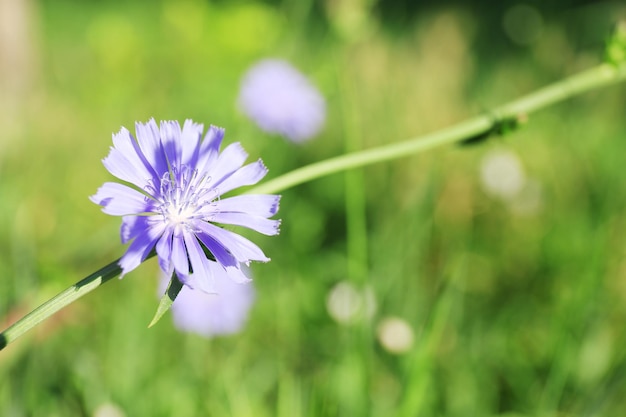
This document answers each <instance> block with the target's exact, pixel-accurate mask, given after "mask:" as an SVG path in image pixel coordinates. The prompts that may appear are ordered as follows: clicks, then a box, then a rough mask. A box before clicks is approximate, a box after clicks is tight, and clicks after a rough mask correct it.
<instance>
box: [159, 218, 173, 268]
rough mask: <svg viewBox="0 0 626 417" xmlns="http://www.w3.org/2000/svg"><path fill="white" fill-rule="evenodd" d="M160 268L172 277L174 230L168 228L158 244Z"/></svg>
mask: <svg viewBox="0 0 626 417" xmlns="http://www.w3.org/2000/svg"><path fill="white" fill-rule="evenodd" d="M156 252H157V256H158V257H159V266H160V267H161V270H163V272H165V273H166V274H167V275H172V263H171V259H172V228H171V227H167V228H166V229H165V231H164V232H163V235H162V236H161V238H160V239H159V241H158V242H157V244H156Z"/></svg>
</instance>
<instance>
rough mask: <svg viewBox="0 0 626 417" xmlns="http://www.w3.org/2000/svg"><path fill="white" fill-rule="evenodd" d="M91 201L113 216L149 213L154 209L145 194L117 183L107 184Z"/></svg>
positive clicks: (99, 189)
mask: <svg viewBox="0 0 626 417" xmlns="http://www.w3.org/2000/svg"><path fill="white" fill-rule="evenodd" d="M89 199H90V200H91V201H93V202H94V203H96V204H100V205H101V206H102V211H103V212H105V213H106V214H110V215H113V216H125V215H129V214H140V213H148V212H151V211H152V209H153V202H152V201H151V200H148V199H147V198H146V196H145V195H144V194H142V193H140V192H139V191H137V190H135V189H133V188H130V187H127V186H126V185H123V184H119V183H117V182H105V183H104V184H103V185H102V187H100V188H98V191H97V192H96V194H94V195H92V196H91V197H89Z"/></svg>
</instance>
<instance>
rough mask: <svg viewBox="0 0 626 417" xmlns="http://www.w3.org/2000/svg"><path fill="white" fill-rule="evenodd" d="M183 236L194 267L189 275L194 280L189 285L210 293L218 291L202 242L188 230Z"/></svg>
mask: <svg viewBox="0 0 626 417" xmlns="http://www.w3.org/2000/svg"><path fill="white" fill-rule="evenodd" d="M183 236H184V239H185V245H186V246H187V254H188V255H189V261H190V262H191V267H192V268H193V273H192V274H191V275H190V276H189V278H190V279H192V282H190V284H188V285H190V286H191V285H193V287H192V288H194V289H199V290H202V291H204V292H206V293H209V294H211V293H216V292H217V291H216V288H215V277H214V271H213V270H212V268H211V266H210V261H209V260H208V259H207V257H206V255H205V254H204V251H203V250H202V247H201V246H200V243H198V239H196V237H195V236H194V235H193V234H192V233H189V232H187V231H185V232H184V233H183Z"/></svg>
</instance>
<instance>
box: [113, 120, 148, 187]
mask: <svg viewBox="0 0 626 417" xmlns="http://www.w3.org/2000/svg"><path fill="white" fill-rule="evenodd" d="M102 164H103V165H104V167H105V168H106V169H107V171H109V172H110V173H111V174H113V175H115V176H116V177H117V178H119V179H121V180H122V181H126V182H130V183H131V184H134V185H136V186H137V187H138V188H141V189H142V188H144V187H145V186H146V184H147V183H148V181H150V179H152V178H154V176H155V175H154V171H153V170H152V169H151V167H150V166H149V163H148V161H146V160H145V158H144V156H143V154H142V152H141V150H140V149H139V148H138V147H137V144H136V143H135V141H134V139H133V138H132V136H131V134H130V132H129V131H128V130H127V129H125V128H122V129H121V130H120V131H119V132H118V133H117V134H114V135H113V147H111V150H110V152H109V154H108V155H107V156H106V158H104V159H103V160H102Z"/></svg>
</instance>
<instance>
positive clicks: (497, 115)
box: [248, 64, 626, 194]
mask: <svg viewBox="0 0 626 417" xmlns="http://www.w3.org/2000/svg"><path fill="white" fill-rule="evenodd" d="M625 79H626V65H621V66H619V67H618V66H614V65H610V64H601V65H598V66H597V67H594V68H592V69H589V70H586V71H583V72H581V73H579V74H576V75H573V76H571V77H569V78H566V79H564V80H561V81H559V82H556V83H554V84H551V85H549V86H547V87H544V88H542V89H540V90H537V91H535V92H534V93H531V94H528V95H527V96H524V97H522V98H519V99H517V100H514V101H511V102H509V103H507V104H504V105H502V106H500V107H497V108H495V109H493V110H492V111H490V112H488V113H486V114H484V115H481V116H477V117H474V118H472V119H469V120H466V121H464V122H461V123H459V124H457V125H455V126H452V127H449V128H447V129H443V130H440V131H438V132H435V133H431V134H428V135H424V136H420V137H416V138H412V139H409V140H406V141H404V142H399V143H394V144H390V145H384V146H380V147H377V148H372V149H367V150H364V151H358V152H353V153H349V154H346V155H342V156H337V157H335V158H331V159H327V160H325V161H321V162H316V163H314V164H311V165H307V166H305V167H302V168H299V169H296V170H294V171H291V172H289V173H287V174H284V175H281V176H279V177H277V178H274V179H273V180H270V181H267V182H265V183H264V184H261V185H259V186H256V187H254V188H252V189H250V190H249V191H248V193H250V194H268V193H277V192H280V191H283V190H286V189H288V188H291V187H293V186H296V185H299V184H302V183H305V182H308V181H311V180H314V179H317V178H320V177H323V176H325V175H330V174H334V173H337V172H340V171H345V170H349V169H353V168H357V167H362V166H366V165H370V164H373V163H377V162H383V161H388V160H391V159H396V158H400V157H403V156H408V155H411V154H415V153H418V152H422V151H425V150H428V149H432V148H435V147H437V146H441V145H445V144H448V143H454V142H459V141H462V140H464V139H467V138H473V137H479V136H481V135H485V134H488V133H489V132H492V131H493V129H494V128H497V127H498V124H499V123H501V122H502V121H504V120H517V121H519V120H523V119H524V118H525V117H526V116H527V115H528V114H530V113H532V112H534V111H537V110H539V109H542V108H544V107H547V106H549V105H551V104H554V103H558V102H560V101H563V100H566V99H568V98H571V97H574V96H576V95H579V94H582V93H584V92H587V91H590V90H594V89H596V88H600V87H604V86H608V85H611V84H615V83H618V82H621V81H624V80H625Z"/></svg>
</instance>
